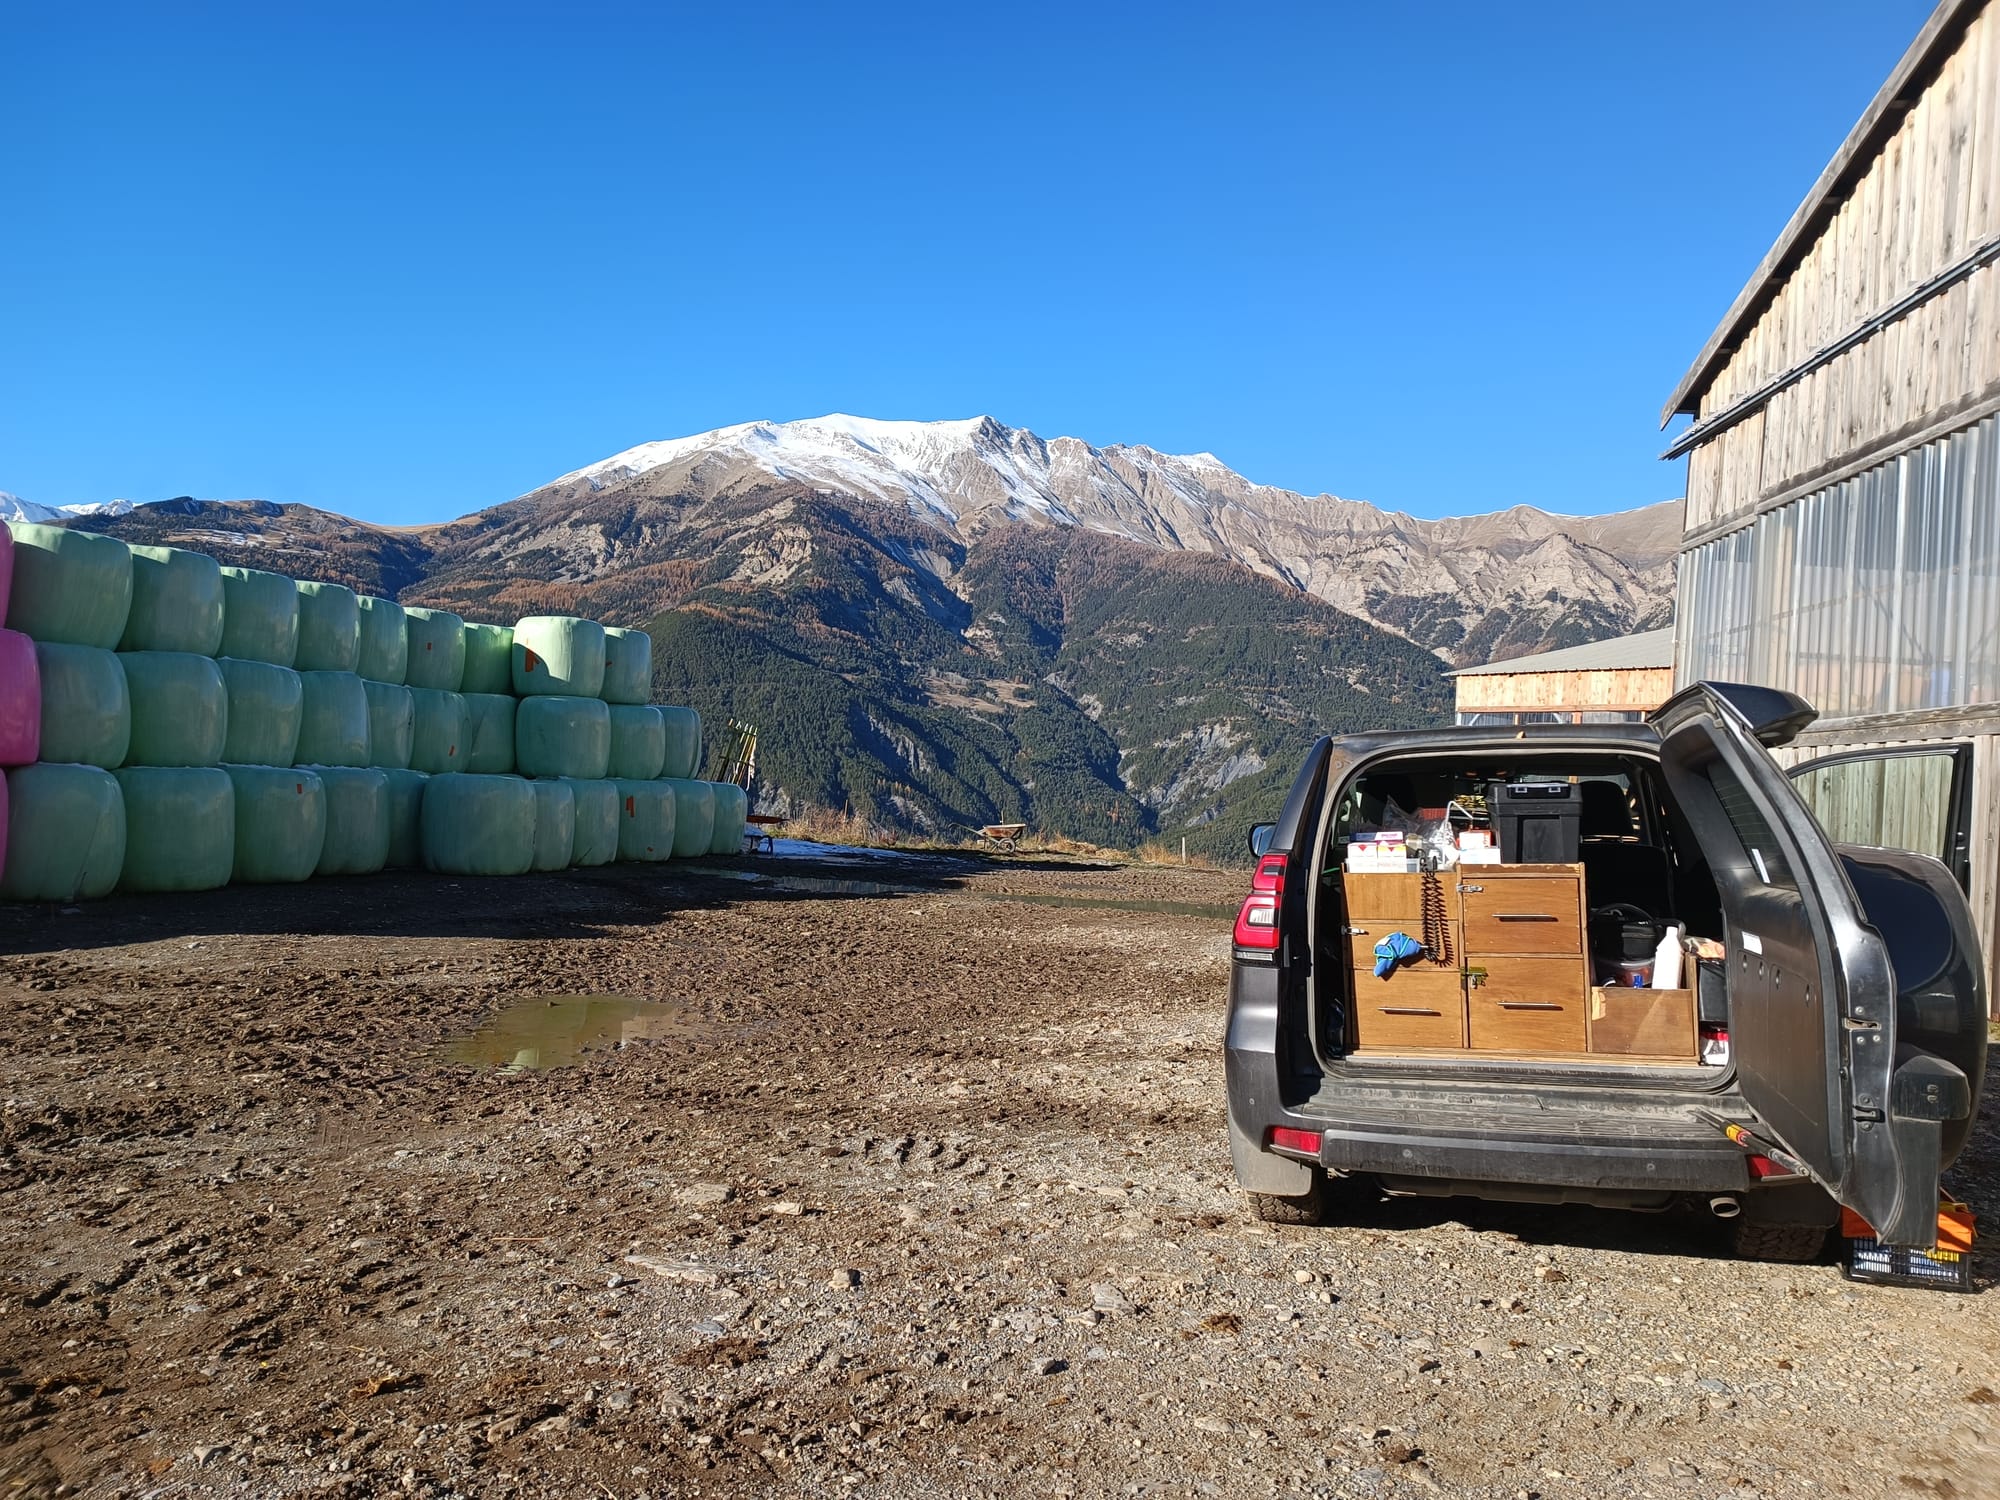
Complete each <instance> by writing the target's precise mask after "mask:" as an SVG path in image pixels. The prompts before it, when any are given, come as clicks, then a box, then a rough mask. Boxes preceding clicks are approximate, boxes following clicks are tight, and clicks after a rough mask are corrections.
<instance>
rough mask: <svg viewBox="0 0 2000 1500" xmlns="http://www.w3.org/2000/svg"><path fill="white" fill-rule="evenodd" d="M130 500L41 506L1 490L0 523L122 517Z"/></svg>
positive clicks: (127, 511)
mask: <svg viewBox="0 0 2000 1500" xmlns="http://www.w3.org/2000/svg"><path fill="white" fill-rule="evenodd" d="M131 509H132V502H131V501H130V500H97V501H92V502H89V503H86V504H81V505H40V504H37V503H36V502H35V501H33V500H23V499H22V498H21V497H20V496H19V495H12V494H9V493H8V492H7V491H6V490H0V521H36V522H48V521H74V520H75V519H77V517H79V516H122V515H126V514H128V513H129V512H130V511H131Z"/></svg>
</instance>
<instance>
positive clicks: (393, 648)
mask: <svg viewBox="0 0 2000 1500" xmlns="http://www.w3.org/2000/svg"><path fill="white" fill-rule="evenodd" d="M354 605H355V608H356V610H357V611H358V612H359V614H360V617H361V635H360V640H359V643H358V644H357V645H356V647H355V653H354V670H355V673H356V675H358V676H359V677H360V678H361V679H362V680H363V681H365V682H391V683H395V684H397V685H398V686H400V685H401V684H402V681H403V678H404V677H405V676H406V675H407V674H408V672H409V669H410V636H409V630H408V627H407V625H406V624H405V622H404V620H403V606H402V605H400V604H398V603H396V601H395V600H393V599H377V598H376V597H375V596H374V595H373V594H362V595H361V596H359V597H358V598H357V599H355V601H354Z"/></svg>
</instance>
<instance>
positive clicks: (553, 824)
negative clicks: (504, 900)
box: [528, 780, 576, 870]
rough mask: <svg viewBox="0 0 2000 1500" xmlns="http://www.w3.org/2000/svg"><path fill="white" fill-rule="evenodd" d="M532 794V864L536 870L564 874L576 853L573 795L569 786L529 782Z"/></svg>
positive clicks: (559, 782) (557, 782) (546, 781)
mask: <svg viewBox="0 0 2000 1500" xmlns="http://www.w3.org/2000/svg"><path fill="white" fill-rule="evenodd" d="M528 785H529V786H531V787H533V788H534V791H535V862H534V866H533V868H535V869H537V870H567V869H568V868H569V866H570V859H571V857H572V855H574V853H575V852H576V794H575V793H574V792H572V791H571V790H570V783H569V782H567V781H559V780H541V781H531V782H529V783H528Z"/></svg>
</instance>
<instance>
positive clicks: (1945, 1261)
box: [1840, 1239, 1972, 1292]
mask: <svg viewBox="0 0 2000 1500" xmlns="http://www.w3.org/2000/svg"><path fill="white" fill-rule="evenodd" d="M1840 1274H1841V1275H1843V1276H1845V1277H1846V1278H1847V1279H1848V1280H1849V1281H1864V1282H1868V1283H1870V1284H1872V1285H1875V1286H1919V1287H1927V1288H1929V1289H1930V1290H1931V1291H1934V1292H1969V1291H1971V1290H1972V1257H1971V1256H1970V1255H1969V1254H1961V1253H1959V1252H1958V1251H1956V1250H1937V1251H1931V1250H1902V1249H1897V1248H1895V1247H1893V1246H1889V1245H1885V1244H1883V1243H1882V1242H1881V1241H1879V1240H1864V1239H1854V1240H1849V1241H1848V1242H1847V1259H1846V1260H1845V1261H1844V1262H1842V1264H1841V1267H1840Z"/></svg>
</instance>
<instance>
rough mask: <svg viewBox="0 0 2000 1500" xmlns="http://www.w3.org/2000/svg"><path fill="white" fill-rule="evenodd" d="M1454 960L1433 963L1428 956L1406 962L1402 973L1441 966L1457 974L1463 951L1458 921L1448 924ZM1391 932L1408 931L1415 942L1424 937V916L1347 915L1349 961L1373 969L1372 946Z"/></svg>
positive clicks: (1423, 970) (1357, 966) (1373, 951)
mask: <svg viewBox="0 0 2000 1500" xmlns="http://www.w3.org/2000/svg"><path fill="white" fill-rule="evenodd" d="M1450 928H1451V942H1452V949H1451V951H1452V954H1453V959H1452V962H1451V963H1450V964H1448V965H1447V964H1434V963H1432V962H1431V961H1430V960H1429V959H1423V958H1420V959H1417V960H1415V961H1414V962H1412V963H1408V964H1405V965H1404V966H1403V968H1402V969H1401V971H1400V972H1402V973H1423V972H1425V971H1427V970H1428V971H1433V972H1435V971H1436V970H1438V969H1440V968H1449V969H1450V970H1451V972H1452V973H1454V974H1456V973H1457V972H1458V970H1459V968H1460V967H1461V962H1460V960H1459V958H1458V955H1459V954H1460V953H1461V952H1462V951H1463V946H1464V945H1463V942H1462V939H1461V936H1460V933H1459V929H1458V923H1456V922H1453V923H1451V924H1450ZM1392 932H1407V933H1408V934H1409V935H1410V936H1411V937H1412V938H1414V939H1415V940H1416V941H1417V942H1419V943H1421V942H1422V941H1423V940H1424V919H1423V918H1422V917H1420V916H1400V917H1365V918H1364V917H1349V918H1348V920H1347V947H1348V955H1349V960H1350V962H1352V964H1353V965H1354V967H1355V968H1357V969H1366V970H1369V971H1371V977H1373V976H1372V971H1373V970H1374V968H1375V945H1376V944H1377V943H1379V942H1381V941H1382V939H1383V938H1385V937H1387V936H1388V935H1389V934H1390V933H1392Z"/></svg>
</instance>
